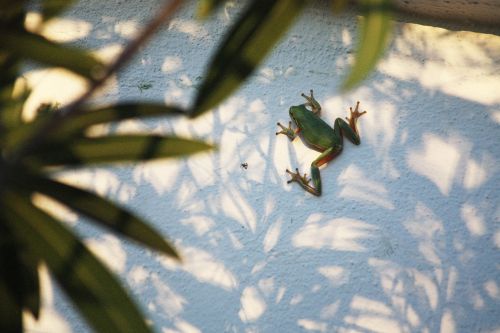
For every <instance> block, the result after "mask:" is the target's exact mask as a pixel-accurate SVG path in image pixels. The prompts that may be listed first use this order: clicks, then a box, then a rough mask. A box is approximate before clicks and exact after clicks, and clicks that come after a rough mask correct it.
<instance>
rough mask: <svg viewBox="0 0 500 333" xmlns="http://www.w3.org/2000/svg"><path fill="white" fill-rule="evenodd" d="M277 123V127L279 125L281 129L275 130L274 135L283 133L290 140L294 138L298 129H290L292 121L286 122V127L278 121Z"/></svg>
mask: <svg viewBox="0 0 500 333" xmlns="http://www.w3.org/2000/svg"><path fill="white" fill-rule="evenodd" d="M277 125H278V126H279V127H281V131H279V132H276V135H279V134H285V135H286V136H287V137H288V138H289V139H290V141H292V140H293V139H295V136H297V133H298V131H294V130H293V129H292V122H291V121H289V122H288V127H285V126H283V125H282V124H280V123H277Z"/></svg>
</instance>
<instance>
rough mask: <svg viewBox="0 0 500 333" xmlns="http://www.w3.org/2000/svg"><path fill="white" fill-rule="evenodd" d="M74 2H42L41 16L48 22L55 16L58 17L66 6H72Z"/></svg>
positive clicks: (53, 0)
mask: <svg viewBox="0 0 500 333" xmlns="http://www.w3.org/2000/svg"><path fill="white" fill-rule="evenodd" d="M73 2H74V0H43V2H42V16H43V18H44V20H48V19H50V18H52V17H54V16H56V15H59V14H60V13H61V12H62V11H63V10H65V9H66V8H67V7H68V6H70V5H71V4H73Z"/></svg>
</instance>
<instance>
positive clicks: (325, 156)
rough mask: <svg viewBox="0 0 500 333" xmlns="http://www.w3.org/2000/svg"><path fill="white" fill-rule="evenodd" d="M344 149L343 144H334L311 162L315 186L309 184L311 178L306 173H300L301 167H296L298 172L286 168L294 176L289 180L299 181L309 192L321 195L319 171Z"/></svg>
mask: <svg viewBox="0 0 500 333" xmlns="http://www.w3.org/2000/svg"><path fill="white" fill-rule="evenodd" d="M341 151H342V146H340V145H338V146H334V147H330V148H328V149H327V150H325V151H324V152H322V153H321V155H319V156H318V158H316V159H315V160H314V161H313V162H312V163H311V177H312V182H313V185H314V186H311V185H309V182H310V181H311V179H307V177H306V174H304V176H301V175H300V173H299V169H298V168H297V169H295V171H296V172H292V171H290V170H288V169H286V172H287V173H289V174H290V175H291V176H292V178H291V179H290V180H289V181H288V183H291V182H297V183H299V185H300V186H302V188H303V189H304V190H306V191H307V192H309V193H311V194H314V195H316V196H320V195H321V176H320V173H319V167H320V166H322V165H323V164H325V163H326V162H328V161H330V160H332V159H333V158H334V157H335V156H337V155H338V154H339V153H340V152H341Z"/></svg>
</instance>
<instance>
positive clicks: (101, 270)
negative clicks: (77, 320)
mask: <svg viewBox="0 0 500 333" xmlns="http://www.w3.org/2000/svg"><path fill="white" fill-rule="evenodd" d="M1 199H2V200H1V202H2V205H3V207H2V210H3V214H4V216H5V217H6V220H7V222H8V223H9V227H11V228H12V229H13V231H14V232H15V233H16V235H17V236H18V237H19V238H21V239H23V240H24V242H25V243H26V244H29V246H30V250H31V251H32V252H33V253H35V254H36V255H37V256H38V257H39V258H40V259H41V260H43V261H45V262H46V264H47V266H48V268H49V269H50V271H51V272H52V274H53V275H54V276H55V278H56V279H57V282H58V283H59V284H60V285H61V286H62V288H63V289H64V291H65V292H66V293H67V294H68V296H69V297H70V299H71V300H72V301H73V302H74V303H75V305H76V306H77V308H78V309H79V310H80V312H81V313H82V314H83V316H84V317H85V318H86V320H87V321H88V322H89V323H90V324H91V325H92V326H93V327H94V329H95V330H96V331H98V332H110V333H114V332H116V333H127V332H129V333H140V332H150V330H149V329H148V327H147V325H146V324H145V322H144V320H143V318H142V315H141V313H140V312H139V310H138V309H137V307H136V306H135V305H134V303H133V302H132V300H131V299H130V298H129V296H128V295H127V294H126V292H125V290H124V289H123V288H122V286H121V285H120V284H119V282H118V281H117V280H116V278H115V277H114V276H113V275H112V274H111V272H110V271H109V270H108V269H107V268H106V267H105V266H104V265H103V264H102V263H101V262H100V261H99V260H98V259H97V258H96V257H95V256H94V255H93V254H92V253H91V252H90V251H89V250H88V249H87V248H86V247H85V245H83V243H81V242H80V241H79V240H78V239H77V238H76V237H75V236H74V235H73V234H72V233H71V232H70V231H69V230H67V229H66V228H65V227H64V226H63V225H62V224H61V223H59V222H58V221H56V220H55V219H54V218H52V217H51V216H49V215H48V214H46V213H44V212H43V211H41V210H40V209H38V208H36V207H35V206H33V204H32V203H31V202H29V201H28V199H27V198H26V196H24V195H20V194H18V193H16V192H10V191H4V192H3V194H2V198H1Z"/></svg>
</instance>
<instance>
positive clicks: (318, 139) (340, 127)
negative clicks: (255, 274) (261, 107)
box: [276, 90, 366, 196]
mask: <svg viewBox="0 0 500 333" xmlns="http://www.w3.org/2000/svg"><path fill="white" fill-rule="evenodd" d="M302 97H304V98H305V99H306V101H307V102H306V103H305V104H301V105H296V106H292V107H291V108H290V110H289V113H290V118H291V119H292V120H293V122H294V123H295V125H296V129H295V130H294V129H292V122H291V121H290V122H289V123H288V127H285V126H283V125H282V124H280V123H278V126H279V127H281V131H279V132H276V135H278V134H285V135H286V136H288V138H289V139H290V141H292V140H293V139H295V137H296V136H297V135H298V134H299V133H300V135H301V137H302V139H303V141H304V142H305V144H306V145H307V146H309V147H311V148H312V149H315V150H317V151H319V152H321V155H319V157H318V158H316V159H315V160H314V161H313V162H312V163H311V177H312V182H313V186H311V185H310V184H309V182H310V181H311V179H307V175H306V174H305V173H304V175H303V176H301V175H300V173H299V169H298V168H296V169H295V171H296V172H292V171H290V170H288V169H286V172H287V173H288V174H290V175H291V177H292V178H291V179H290V180H289V181H288V184H289V183H291V182H297V183H299V185H300V186H302V187H303V188H304V190H306V191H307V192H309V193H312V194H314V195H317V196H320V195H321V177H320V173H319V167H320V166H321V165H323V164H325V163H326V162H328V161H330V160H332V159H333V158H334V157H336V156H337V155H338V154H340V152H341V151H342V148H343V141H344V140H343V138H342V135H344V136H345V137H346V138H348V139H349V140H350V141H351V142H352V143H354V144H355V145H359V144H360V138H359V134H358V129H357V127H356V122H357V119H358V118H359V117H361V116H362V115H363V114H365V113H366V111H363V112H359V102H357V104H356V107H355V108H354V111H353V109H352V107H351V108H349V109H350V116H349V117H346V120H347V122H346V121H345V120H343V119H341V118H337V119H335V124H334V126H333V128H331V127H330V125H328V124H327V123H326V122H325V121H323V120H322V119H321V118H320V117H319V116H320V112H321V105H319V103H318V101H316V100H315V99H314V96H313V91H312V90H311V96H307V95H305V94H302ZM307 107H310V108H311V110H309V109H308V108H307Z"/></svg>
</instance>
